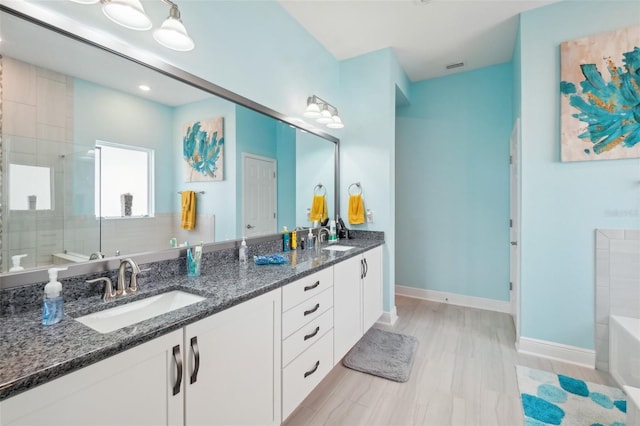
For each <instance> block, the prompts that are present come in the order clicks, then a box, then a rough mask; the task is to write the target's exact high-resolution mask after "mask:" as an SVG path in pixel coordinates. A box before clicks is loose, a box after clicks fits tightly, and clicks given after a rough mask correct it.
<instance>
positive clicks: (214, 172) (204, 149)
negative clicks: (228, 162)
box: [182, 117, 224, 182]
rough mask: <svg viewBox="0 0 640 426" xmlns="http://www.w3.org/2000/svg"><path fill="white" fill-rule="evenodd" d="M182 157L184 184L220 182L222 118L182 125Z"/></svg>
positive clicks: (221, 169) (222, 136) (222, 151)
mask: <svg viewBox="0 0 640 426" xmlns="http://www.w3.org/2000/svg"><path fill="white" fill-rule="evenodd" d="M182 156H183V159H184V176H185V182H208V181H221V180H222V179H223V167H224V118H223V117H217V118H211V119H208V120H202V121H195V122H191V123H186V124H184V126H183V138H182Z"/></svg>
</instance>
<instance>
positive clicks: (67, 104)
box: [2, 57, 73, 271]
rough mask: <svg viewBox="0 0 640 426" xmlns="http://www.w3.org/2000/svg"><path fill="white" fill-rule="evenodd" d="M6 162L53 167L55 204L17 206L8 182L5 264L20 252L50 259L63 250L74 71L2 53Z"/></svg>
mask: <svg viewBox="0 0 640 426" xmlns="http://www.w3.org/2000/svg"><path fill="white" fill-rule="evenodd" d="M2 62H3V66H2V87H3V91H2V110H3V115H2V126H3V127H2V135H3V138H2V148H3V149H2V151H3V154H4V156H5V158H4V163H3V167H7V164H9V163H17V164H24V165H32V166H42V167H50V168H52V170H53V173H52V179H53V185H52V192H53V193H52V199H53V206H52V207H53V208H52V209H51V210H11V206H8V205H7V202H6V201H7V198H8V197H7V184H6V182H3V201H4V202H3V205H4V208H3V212H2V213H3V217H2V219H3V220H2V228H3V229H2V240H3V248H2V258H3V270H4V271H6V270H7V268H8V266H9V265H10V258H11V256H13V255H16V254H23V253H24V254H27V255H28V257H27V258H25V259H23V264H24V265H25V266H28V267H32V266H37V265H42V264H50V263H51V260H52V259H51V254H52V253H55V252H56V251H60V250H62V248H63V247H62V241H63V212H64V201H63V200H64V197H63V190H64V189H63V181H64V179H63V176H64V175H63V170H62V167H61V158H62V157H61V156H62V155H66V154H68V153H70V152H71V147H72V144H73V124H72V114H73V82H72V80H71V78H70V77H68V76H65V75H62V74H58V73H54V72H52V71H49V70H46V69H43V68H38V67H36V66H33V65H30V64H26V63H24V62H21V61H17V60H14V59H11V58H7V57H3V58H2Z"/></svg>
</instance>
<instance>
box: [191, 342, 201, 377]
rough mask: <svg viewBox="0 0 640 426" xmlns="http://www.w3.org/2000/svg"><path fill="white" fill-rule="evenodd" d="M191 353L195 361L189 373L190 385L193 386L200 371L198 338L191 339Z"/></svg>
mask: <svg viewBox="0 0 640 426" xmlns="http://www.w3.org/2000/svg"><path fill="white" fill-rule="evenodd" d="M191 352H193V358H194V360H195V363H194V366H193V373H191V384H194V383H195V382H196V381H197V380H198V370H200V349H199V348H198V336H194V337H192V338H191Z"/></svg>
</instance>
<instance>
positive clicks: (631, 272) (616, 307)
mask: <svg viewBox="0 0 640 426" xmlns="http://www.w3.org/2000/svg"><path fill="white" fill-rule="evenodd" d="M595 240H596V244H595V246H596V252H595V260H596V281H595V295H596V298H595V308H596V315H595V324H596V332H595V339H596V368H599V369H601V370H604V371H609V318H610V317H611V316H612V315H619V316H623V317H631V318H640V230H629V229H627V230H624V229H597V230H596V231H595Z"/></svg>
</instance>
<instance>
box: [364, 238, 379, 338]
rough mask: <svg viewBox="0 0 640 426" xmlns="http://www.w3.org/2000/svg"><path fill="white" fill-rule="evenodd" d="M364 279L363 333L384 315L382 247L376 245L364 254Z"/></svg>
mask: <svg viewBox="0 0 640 426" xmlns="http://www.w3.org/2000/svg"><path fill="white" fill-rule="evenodd" d="M363 260H364V277H363V280H362V310H363V313H362V318H363V320H362V321H363V328H362V331H363V333H366V332H367V330H369V329H370V328H371V326H372V325H373V324H375V323H376V321H378V320H379V319H380V317H381V316H382V311H383V308H382V247H381V246H379V247H376V248H374V249H372V250H369V251H368V252H366V253H364V255H363Z"/></svg>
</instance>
